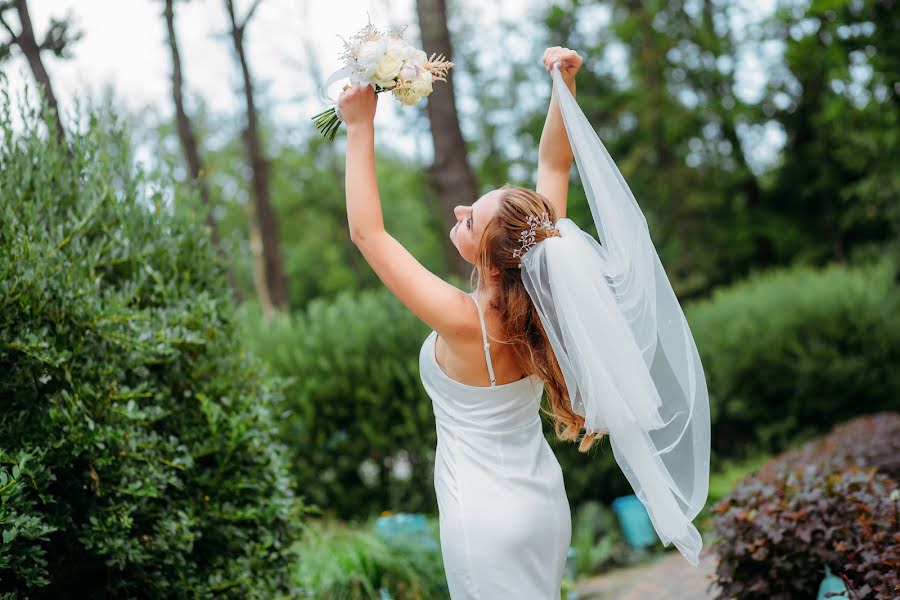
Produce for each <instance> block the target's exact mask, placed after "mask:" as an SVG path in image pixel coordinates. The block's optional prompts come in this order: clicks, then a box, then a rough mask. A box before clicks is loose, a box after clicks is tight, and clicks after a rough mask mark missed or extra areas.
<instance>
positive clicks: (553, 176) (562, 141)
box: [535, 46, 583, 218]
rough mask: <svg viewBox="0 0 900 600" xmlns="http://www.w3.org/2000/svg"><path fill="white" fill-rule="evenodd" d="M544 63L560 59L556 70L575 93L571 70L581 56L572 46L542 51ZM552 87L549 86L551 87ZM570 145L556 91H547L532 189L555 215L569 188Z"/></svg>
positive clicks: (548, 65)
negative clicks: (545, 116) (544, 117)
mask: <svg viewBox="0 0 900 600" xmlns="http://www.w3.org/2000/svg"><path fill="white" fill-rule="evenodd" d="M543 60H544V66H545V67H546V68H547V71H548V72H549V71H550V70H551V69H552V68H553V63H555V62H557V61H558V62H560V63H561V64H560V66H559V73H560V75H562V79H563V81H564V82H565V83H566V86H567V87H568V88H569V91H571V92H572V95H573V96H574V95H575V74H576V73H577V72H578V69H580V68H581V64H582V62H583V60H582V58H581V57H580V56H579V55H578V53H577V52H575V51H574V50H569V49H568V48H561V47H559V46H554V47H552V48H547V50H545V51H544V59H543ZM552 89H553V88H552V87H551V90H552ZM572 158H573V156H572V147H571V145H570V144H569V138H568V136H567V135H566V127H565V124H564V123H563V119H562V114H560V111H559V102H558V100H557V98H556V92H555V91H551V94H550V108H549V109H548V111H547V120H546V121H545V122H544V130H543V131H542V132H541V143H540V147H539V149H538V173H537V183H536V185H535V190H536V191H537V192H538V193H540V194H543V195H544V196H546V197H547V199H548V200H550V202H551V203H552V204H553V206H554V208H556V213H557V214H556V216H557V218H561V217H565V216H566V199H567V195H568V192H569V170H570V168H571V166H572Z"/></svg>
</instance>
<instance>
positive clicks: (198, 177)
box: [165, 0, 241, 302]
mask: <svg viewBox="0 0 900 600" xmlns="http://www.w3.org/2000/svg"><path fill="white" fill-rule="evenodd" d="M173 4H174V0H166V7H165V17H166V29H167V31H168V38H169V50H170V51H171V54H172V99H173V100H174V102H175V120H176V122H177V125H178V139H179V141H180V142H181V150H182V152H184V158H185V161H186V162H187V165H188V172H189V175H190V178H191V184H192V185H193V186H194V188H195V189H196V190H198V191H199V192H200V202H201V203H202V204H203V208H204V210H206V225H207V227H209V235H210V240H211V242H212V245H213V247H214V248H215V249H216V252H217V253H218V255H219V257H220V258H221V259H222V260H223V261H224V262H225V264H226V267H227V269H228V285H229V287H230V288H231V293H232V297H233V298H234V299H235V300H236V301H238V302H239V301H240V300H241V293H240V289H239V288H238V285H237V278H236V277H235V274H234V267H233V266H232V265H231V264H230V262H228V260H227V257H226V256H225V251H224V249H223V248H222V244H221V241H220V240H219V230H218V227H216V221H215V219H214V218H213V214H212V202H211V200H210V197H209V186H208V185H207V183H206V179H205V178H204V177H203V176H202V173H201V172H202V170H203V163H202V162H201V160H200V151H199V149H198V147H197V137H196V136H195V135H194V128H193V127H192V125H191V120H190V118H189V117H188V115H187V111H186V110H185V108H184V94H183V92H182V87H183V84H184V79H183V77H182V73H181V53H180V52H179V51H178V38H177V37H176V35H175V11H174V8H173Z"/></svg>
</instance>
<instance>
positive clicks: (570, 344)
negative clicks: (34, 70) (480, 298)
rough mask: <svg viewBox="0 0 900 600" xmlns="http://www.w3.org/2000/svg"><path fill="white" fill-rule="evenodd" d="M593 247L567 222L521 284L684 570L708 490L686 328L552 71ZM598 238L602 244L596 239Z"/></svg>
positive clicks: (639, 223) (641, 221) (624, 190)
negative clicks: (591, 222) (590, 222)
mask: <svg viewBox="0 0 900 600" xmlns="http://www.w3.org/2000/svg"><path fill="white" fill-rule="evenodd" d="M551 77H552V80H553V89H554V92H555V93H556V96H557V100H558V102H559V107H560V112H561V113H562V117H563V121H564V123H565V128H566V133H567V134H568V137H569V142H570V144H571V146H572V150H573V154H574V157H575V163H576V166H577V168H578V174H579V176H580V177H581V182H582V184H583V186H584V190H585V194H586V195H587V200H588V204H589V205H590V208H591V214H592V216H593V219H594V224H595V225H596V227H597V231H598V233H599V235H600V243H598V242H597V240H596V239H594V237H593V236H592V235H590V234H588V233H586V232H585V231H582V230H581V229H580V228H579V227H578V226H577V225H576V224H575V223H574V222H573V221H572V220H570V219H567V218H561V219H559V220H558V221H557V222H556V224H555V225H556V228H557V229H558V230H559V234H560V235H559V237H550V238H547V239H544V240H542V241H540V242H539V243H537V244H535V245H534V246H532V247H531V248H530V249H529V250H528V251H527V252H525V254H524V256H523V257H522V264H521V267H520V269H521V273H522V281H523V283H524V285H525V288H526V290H527V291H528V294H529V296H530V297H531V299H532V301H533V302H534V305H535V307H536V309H537V312H538V315H539V317H540V320H541V324H542V325H543V326H544V329H545V330H546V332H547V335H548V337H549V340H550V343H551V346H552V348H553V352H554V356H555V357H556V360H557V362H558V363H559V366H560V368H561V370H562V373H563V375H564V377H565V381H566V387H567V389H568V393H569V398H570V400H571V402H572V410H573V411H574V412H575V413H577V414H579V415H581V416H583V417H584V418H585V424H584V426H585V430H586V431H587V432H588V433H590V432H604V433H607V434H608V436H609V440H610V445H611V446H612V451H613V455H614V457H615V459H616V462H617V463H618V464H619V467H620V468H621V469H622V472H623V473H624V474H625V476H626V477H627V478H628V481H629V483H631V487H632V488H633V489H634V493H635V495H636V496H637V497H638V498H639V499H640V500H641V502H642V503H643V504H644V506H645V507H646V508H647V512H648V513H649V515H650V520H651V522H652V523H653V527H654V528H655V529H656V533H657V534H658V535H659V538H660V540H661V541H662V542H663V544H664V545H666V546H668V545H669V544H670V543H674V544H675V546H676V547H677V548H678V550H679V551H680V552H681V553H682V554H683V555H684V557H685V558H686V559H687V560H688V562H690V563H691V564H692V565H694V566H697V564H698V563H699V553H700V549H701V548H702V546H703V541H702V539H701V537H700V533H699V532H698V531H697V528H696V527H695V526H694V525H693V523H692V521H693V519H694V518H695V517H696V516H697V514H698V513H699V512H700V510H701V509H702V508H703V506H704V504H706V500H707V493H708V488H709V451H710V418H709V398H708V395H707V389H706V379H705V377H704V373H703V366H702V365H701V364H700V356H699V354H698V353H697V348H696V346H695V344H694V339H693V336H692V335H691V331H690V328H689V327H688V323H687V321H686V319H685V317H684V313H683V312H682V310H681V306H680V305H679V303H678V299H677V298H676V297H675V293H674V292H673V290H672V286H671V284H670V283H669V279H668V277H667V276H666V272H665V270H664V269H663V266H662V263H660V260H659V256H658V255H657V253H656V249H655V247H654V245H653V242H652V241H651V239H650V234H649V231H648V228H647V222H646V219H645V218H644V215H643V213H642V212H641V209H640V208H639V207H638V204H637V202H636V201H635V199H634V196H633V195H632V193H631V190H630V189H629V188H628V184H627V183H626V182H625V179H624V178H623V177H622V174H621V173H620V172H619V169H618V168H617V167H616V164H615V163H614V162H613V160H612V158H611V157H610V155H609V153H608V152H607V151H606V148H605V147H604V146H603V144H602V143H601V142H600V138H598V137H597V134H596V133H595V132H594V129H593V127H592V126H591V124H590V123H589V122H588V120H587V118H586V117H585V116H584V113H582V111H581V109H580V108H579V106H578V103H577V102H576V101H575V98H574V97H573V96H572V93H571V92H570V91H569V89H568V87H566V85H565V82H564V81H563V80H562V76H561V75H560V73H559V69H558V68H557V66H556V65H553V68H552V69H551ZM601 244H602V245H601Z"/></svg>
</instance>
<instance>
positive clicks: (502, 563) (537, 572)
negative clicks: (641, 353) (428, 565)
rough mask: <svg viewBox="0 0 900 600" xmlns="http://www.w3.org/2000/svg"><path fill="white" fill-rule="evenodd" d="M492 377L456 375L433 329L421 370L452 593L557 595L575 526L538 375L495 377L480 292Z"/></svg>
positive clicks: (466, 599) (526, 597)
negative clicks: (433, 431) (547, 434)
mask: <svg viewBox="0 0 900 600" xmlns="http://www.w3.org/2000/svg"><path fill="white" fill-rule="evenodd" d="M469 295H470V296H472V299H473V300H474V301H475V305H476V307H477V308H478V317H479V320H480V322H481V332H482V339H483V341H484V349H485V361H486V363H487V367H488V373H489V375H490V379H491V385H490V386H471V385H466V384H463V383H461V382H458V381H456V380H454V379H451V378H450V377H449V376H448V375H447V374H446V373H445V372H444V371H443V369H441V367H440V365H438V363H437V360H436V358H435V353H434V347H435V340H436V338H437V333H436V332H435V331H432V332H431V333H430V334H429V335H428V337H427V338H426V339H425V342H424V343H423V344H422V348H421V351H420V353H419V372H420V375H421V377H422V383H423V385H424V387H425V390H426V392H427V393H428V396H429V397H430V398H431V401H432V408H433V410H434V416H435V425H436V428H437V448H436V455H435V467H434V488H435V493H436V496H437V502H438V513H439V525H440V546H441V554H442V557H443V562H444V569H445V572H446V576H447V583H448V586H449V590H450V597H451V598H452V599H453V600H476V599H477V600H502V599H506V598H509V599H516V600H559V599H560V585H561V581H562V576H563V571H564V569H565V564H566V556H567V554H568V550H569V545H570V543H571V537H572V528H571V514H570V511H569V502H568V499H567V498H566V490H565V486H564V483H563V475H562V469H561V468H560V465H559V462H558V461H557V460H556V457H555V456H554V454H553V451H552V450H551V448H550V445H549V444H548V443H547V440H546V439H545V438H544V434H543V432H542V429H541V420H540V414H539V412H538V409H539V406H540V402H541V396H542V394H543V390H544V387H543V383H542V382H541V381H540V379H539V378H538V377H537V376H536V375H530V376H528V377H525V378H522V379H519V380H518V381H514V382H511V383H507V384H502V385H496V379H495V377H494V369H493V365H492V364H491V357H490V344H489V343H488V341H487V331H486V329H485V325H484V315H483V313H482V311H481V306H480V305H479V303H478V299H477V292H472V293H470V294H469Z"/></svg>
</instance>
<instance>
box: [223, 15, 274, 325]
mask: <svg viewBox="0 0 900 600" xmlns="http://www.w3.org/2000/svg"><path fill="white" fill-rule="evenodd" d="M225 6H226V8H227V10H228V15H229V17H230V19H231V39H232V41H233V42H234V50H235V54H236V55H237V59H238V62H239V63H240V65H241V73H242V75H243V79H244V101H245V103H246V109H247V127H246V129H245V130H244V134H243V138H244V147H245V149H246V152H247V160H248V161H249V163H250V168H251V170H252V172H253V174H252V176H251V188H252V193H253V199H254V202H255V203H256V216H257V221H258V223H259V234H260V236H261V238H262V252H263V257H264V259H265V267H266V270H265V273H266V284H267V285H268V288H269V296H270V297H271V299H272V305H273V306H274V307H276V308H279V309H280V308H284V307H285V306H286V305H287V283H286V280H285V276H284V266H283V263H282V259H281V250H280V248H279V243H278V219H277V217H276V215H275V211H274V209H273V208H272V200H271V194H270V189H269V184H270V180H271V178H270V164H269V161H268V159H267V158H266V157H265V155H264V153H263V150H262V144H261V142H260V139H259V128H258V118H257V114H256V102H255V101H254V98H253V79H252V77H251V75H250V67H249V65H248V64H247V57H246V55H245V53H244V31H245V27H246V26H247V22H248V21H249V19H250V18H251V16H252V14H253V12H254V10H255V9H256V7H257V6H259V2H258V1H257V2H255V3H254V4H253V6H252V7H251V8H250V10H249V12H248V14H247V17H246V18H245V19H244V20H243V22H241V23H238V21H237V18H236V16H235V12H234V3H233V2H232V0H225Z"/></svg>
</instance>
